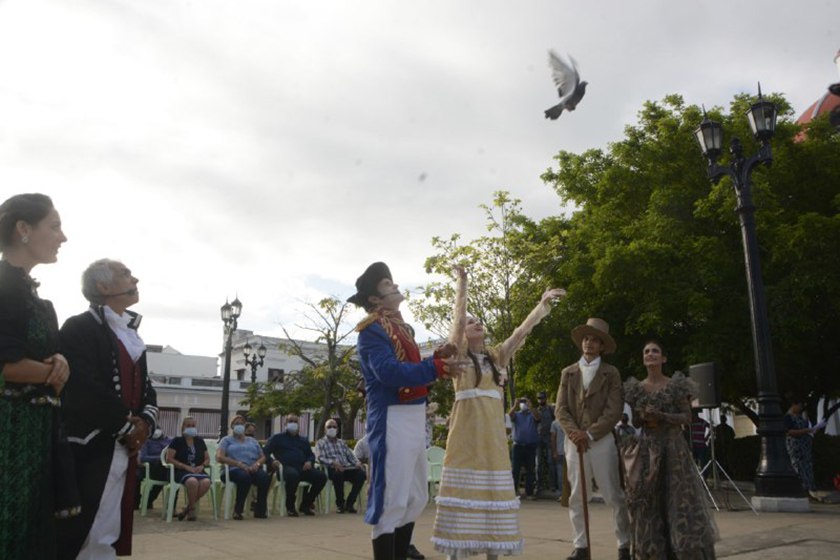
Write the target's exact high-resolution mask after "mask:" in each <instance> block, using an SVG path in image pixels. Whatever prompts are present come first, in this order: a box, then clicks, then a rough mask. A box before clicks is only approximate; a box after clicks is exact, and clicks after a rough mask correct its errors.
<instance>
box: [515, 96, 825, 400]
mask: <svg viewBox="0 0 840 560" xmlns="http://www.w3.org/2000/svg"><path fill="white" fill-rule="evenodd" d="M771 99H772V100H773V101H774V102H775V103H776V104H777V106H778V107H779V109H780V115H781V117H780V121H779V123H778V127H777V133H776V136H775V138H774V140H773V150H774V158H775V161H774V164H773V168H772V169H765V168H762V169H757V170H756V171H755V173H754V174H753V181H754V187H753V193H754V200H755V204H756V207H757V212H756V222H757V227H758V240H759V243H760V245H761V251H762V254H761V261H762V266H763V272H764V274H763V276H764V282H765V285H766V288H767V299H768V307H769V315H770V323H771V333H772V335H773V344H774V354H775V358H776V359H775V361H776V369H777V376H778V380H779V390H780V392H781V393H782V394H784V393H785V392H787V391H793V390H797V389H798V390H799V391H800V392H801V391H802V390H803V389H805V392H806V393H807V392H811V393H813V394H815V395H837V394H838V392H840V376H838V375H837V372H838V369H840V329H837V328H834V326H835V325H837V324H838V319H840V260H838V259H836V258H834V255H835V254H837V252H838V249H840V215H838V207H840V193H839V191H840V189H838V185H840V150H839V149H838V148H840V138H839V137H838V135H837V134H833V133H832V129H831V127H830V126H829V124H828V122H827V120H826V119H821V120H817V121H815V122H814V123H813V124H811V125H810V126H809V129H808V131H807V140H805V141H800V140H798V139H797V135H798V133H799V132H800V131H799V128H798V126H797V125H795V123H793V121H792V118H791V117H792V111H791V109H790V106H789V105H788V103H787V102H786V101H785V100H784V99H783V98H782V97H781V96H779V95H774V96H771ZM750 101H751V99H750V98H749V97H748V96H746V95H738V96H736V97H735V98H734V100H733V101H732V103H731V105H730V108H729V112H728V114H727V113H724V111H723V109H721V108H716V109H714V110H713V111H711V112H710V114H711V115H712V116H713V118H714V119H715V120H718V121H721V122H722V123H723V125H724V130H725V131H727V132H729V133H731V134H733V135H735V136H738V137H739V138H740V139H741V140H742V141H743V143H744V145H745V150H746V152H747V153H752V152H754V151H755V149H756V145H755V143H754V141H753V140H752V135H751V133H750V131H749V128H748V124H747V119H746V118H745V117H744V115H745V113H746V110H747V108H748V106H749V103H750ZM701 120H702V112H701V110H700V108H699V107H697V106H692V105H686V104H685V103H684V102H683V99H682V98H681V97H680V96H678V95H671V96H667V97H665V98H664V100H663V101H661V102H647V103H645V105H644V107H643V108H642V110H641V111H640V113H639V118H638V123H637V124H635V125H633V126H628V127H626V129H625V138H624V139H623V140H621V141H618V142H615V143H613V144H610V145H609V147H608V150H606V151H605V150H600V149H593V150H588V151H585V152H583V153H582V154H573V153H570V152H565V151H563V152H560V153H559V154H558V155H557V156H556V157H555V167H554V168H552V169H548V170H547V171H546V172H545V173H544V174H543V180H544V181H545V182H546V183H548V184H549V185H550V186H552V187H553V188H554V189H555V190H556V192H557V193H558V195H559V196H560V197H561V199H562V200H563V201H564V202H571V203H574V204H575V205H576V206H577V208H578V210H577V212H575V214H574V215H573V216H572V217H571V219H570V220H569V222H568V224H567V228H566V230H565V231H564V233H565V242H566V245H565V247H566V249H565V253H564V258H562V259H561V260H559V261H558V265H559V266H558V267H557V269H556V276H554V279H555V283H557V284H560V285H565V286H566V287H567V289H568V291H569V296H568V298H567V299H566V301H565V302H564V305H563V306H562V309H561V310H559V313H554V314H552V317H551V318H550V320H551V321H552V322H553V323H555V324H558V326H560V325H562V326H563V328H565V329H566V330H568V325H570V324H573V323H575V322H578V321H580V320H582V319H583V318H585V317H586V316H600V317H603V318H604V319H606V320H607V321H608V322H609V323H610V325H611V327H612V333H613V335H614V336H615V338H616V339H617V342H618V346H619V349H618V352H617V355H616V356H615V357H613V358H612V359H611V361H613V362H614V363H616V364H618V365H619V366H620V368H621V369H622V370H623V372H624V374H625V376H627V375H639V376H640V375H642V372H643V367H642V364H641V356H640V354H641V348H642V344H643V342H644V340H645V339H646V338H648V337H650V336H656V337H659V338H661V339H662V340H663V342H664V344H665V345H666V348H667V349H668V350H669V352H670V356H669V361H670V364H671V365H672V366H673V367H674V368H675V369H677V368H678V369H682V368H685V367H686V366H687V365H688V364H691V363H696V362H705V361H715V362H717V363H718V364H719V365H720V366H721V367H722V369H723V372H724V375H723V391H724V397H725V398H726V399H727V400H729V401H730V402H734V403H739V402H741V399H744V398H748V397H750V396H753V395H754V394H755V374H754V365H753V352H752V339H751V336H750V329H751V327H750V320H749V310H748V301H747V286H746V279H745V273H744V257H743V249H742V245H741V238H740V229H739V225H738V220H737V217H736V215H735V214H734V212H733V209H734V207H735V195H734V192H733V189H732V185H731V182H730V181H729V179H728V178H726V179H724V180H723V181H721V182H720V183H719V184H718V185H714V186H712V185H711V184H710V183H709V181H708V179H707V176H706V163H705V161H704V160H703V158H702V156H701V154H700V151H699V149H698V148H697V145H696V142H695V140H694V134H693V132H694V129H695V128H696V126H697V125H698V124H699V123H700V121H701ZM523 358H527V355H526V356H524V357H523ZM546 359H547V358H546V357H545V356H544V355H543V356H533V361H532V362H531V364H530V365H531V366H532V367H537V368H538V369H539V363H540V362H545V360H546Z"/></svg>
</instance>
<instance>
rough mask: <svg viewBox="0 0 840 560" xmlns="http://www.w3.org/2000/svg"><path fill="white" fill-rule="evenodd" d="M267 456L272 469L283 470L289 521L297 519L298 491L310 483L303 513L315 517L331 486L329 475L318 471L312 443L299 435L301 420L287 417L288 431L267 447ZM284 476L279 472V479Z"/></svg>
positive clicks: (301, 508)
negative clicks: (326, 487) (317, 503)
mask: <svg viewBox="0 0 840 560" xmlns="http://www.w3.org/2000/svg"><path fill="white" fill-rule="evenodd" d="M265 456H266V458H267V459H268V460H269V461H272V460H273V462H272V466H273V467H274V468H277V469H279V467H280V465H282V466H283V472H282V479H283V482H284V483H285V485H286V512H287V513H288V515H289V517H297V516H298V513H297V509H296V508H295V503H296V495H297V487H298V485H299V484H300V483H301V481H303V482H308V483H309V489H308V490H307V491H306V493H304V495H303V498H302V499H301V502H300V511H301V512H302V513H303V514H304V515H315V498H317V497H318V494H319V493H320V492H321V489H322V488H324V485H325V484H326V483H327V475H325V474H324V473H323V472H321V471H320V470H318V469H316V468H315V454H314V453H312V448H311V447H310V445H309V440H308V439H306V438H305V437H303V436H302V435H299V433H298V416H297V414H289V415H288V416H286V430H285V431H283V432H280V433H279V434H274V435H273V436H271V437H270V438H269V440H268V441H267V442H266V444H265ZM279 477H280V473H279V472H278V478H279Z"/></svg>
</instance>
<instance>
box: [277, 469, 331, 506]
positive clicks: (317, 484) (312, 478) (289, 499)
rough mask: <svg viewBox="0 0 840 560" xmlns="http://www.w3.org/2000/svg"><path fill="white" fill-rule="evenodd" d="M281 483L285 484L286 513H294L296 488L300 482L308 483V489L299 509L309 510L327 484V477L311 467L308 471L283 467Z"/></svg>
mask: <svg viewBox="0 0 840 560" xmlns="http://www.w3.org/2000/svg"><path fill="white" fill-rule="evenodd" d="M283 481H284V483H285V484H286V511H295V501H296V500H295V497H296V495H297V487H298V485H299V484H300V483H301V482H308V483H309V485H310V486H309V489H308V490H307V491H306V493H305V494H304V495H303V499H302V500H301V502H300V507H301V509H307V508H309V507H310V506H311V505H312V504H313V503H314V502H315V498H317V497H318V494H320V493H321V490H322V489H323V488H324V485H325V484H326V483H327V475H325V474H324V473H323V471H320V470H318V469H316V468H315V467H312V468H311V469H309V470H306V471H305V470H303V469H302V468H301V469H296V468H294V467H288V466H286V465H283Z"/></svg>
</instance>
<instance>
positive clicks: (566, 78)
mask: <svg viewBox="0 0 840 560" xmlns="http://www.w3.org/2000/svg"><path fill="white" fill-rule="evenodd" d="M569 60H570V61H571V63H572V65H571V66H569V65H568V64H566V62H565V61H564V60H563V59H561V58H560V57H559V56H557V53H555V52H554V51H551V50H550V51H548V65H549V66H551V77H552V78H553V79H554V84H555V85H556V86H557V93H558V94H560V97H561V98H564V97H568V96H569V95H571V94H572V93H574V91H575V89H576V88H577V86H578V83H579V82H580V75H579V74H578V71H577V64H576V63H575V59H573V58H572V57H571V56H570V57H569Z"/></svg>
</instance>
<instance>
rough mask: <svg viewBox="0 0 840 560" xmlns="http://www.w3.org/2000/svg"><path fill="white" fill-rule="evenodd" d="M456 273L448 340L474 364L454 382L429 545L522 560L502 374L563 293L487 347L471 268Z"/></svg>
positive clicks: (550, 293)
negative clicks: (470, 304)
mask: <svg viewBox="0 0 840 560" xmlns="http://www.w3.org/2000/svg"><path fill="white" fill-rule="evenodd" d="M456 272H457V274H458V284H457V293H456V296H455V311H454V317H455V321H454V322H453V325H452V331H451V333H450V337H449V341H450V342H451V343H453V344H456V345H457V346H458V356H459V357H460V358H461V359H464V360H466V361H468V362H470V364H471V367H470V366H468V367H467V368H466V370H465V371H464V373H462V374H461V375H459V376H457V377H456V378H455V379H454V385H455V387H454V389H455V404H454V405H453V407H452V414H451V416H450V417H449V438H448V439H447V442H446V455H445V456H444V459H443V472H442V475H441V483H440V490H439V492H438V495H437V498H436V501H437V515H436V516H435V523H434V530H433V535H432V543H433V544H434V546H435V549H436V550H437V551H439V552H443V553H444V554H446V555H447V558H449V559H450V560H454V559H457V558H463V557H467V556H471V555H474V554H486V555H487V558H488V559H494V558H498V557H499V556H512V555H518V554H521V553H522V546H523V541H522V534H521V533H520V531H519V519H518V510H519V498H518V497H517V496H516V492H515V490H514V484H513V478H512V476H511V464H510V454H509V452H508V445H507V437H506V434H505V423H504V417H505V411H504V405H503V404H502V398H503V393H504V389H503V387H504V384H505V381H506V375H505V369H506V368H507V366H508V364H509V363H510V362H511V360H512V359H513V356H514V354H515V353H516V351H517V350H518V349H519V348H521V347H522V345H523V344H524V343H525V339H526V337H527V336H528V334H529V333H530V332H531V330H533V328H534V327H535V326H537V324H538V323H539V322H540V321H541V320H542V319H543V318H545V317H547V316H548V314H549V312H550V311H551V301H553V300H555V299H557V298H561V297H564V296H565V295H566V292H565V290H562V289H559V288H555V289H551V290H546V291H545V292H544V293H543V295H542V297H541V298H540V301H539V303H538V304H537V306H536V307H535V308H534V309H533V310H532V311H531V313H530V314H529V315H528V316H527V317H526V318H525V320H524V321H523V322H522V324H521V325H519V326H518V327H517V328H516V330H514V331H513V333H512V334H511V335H510V337H508V338H507V339H506V340H505V341H503V342H501V343H500V344H498V345H496V346H493V347H491V348H487V347H486V346H485V344H484V339H485V331H484V327H483V325H482V324H481V322H480V321H479V320H478V319H476V318H475V317H468V316H467V315H466V306H467V274H466V271H465V270H464V269H463V268H461V267H456Z"/></svg>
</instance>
